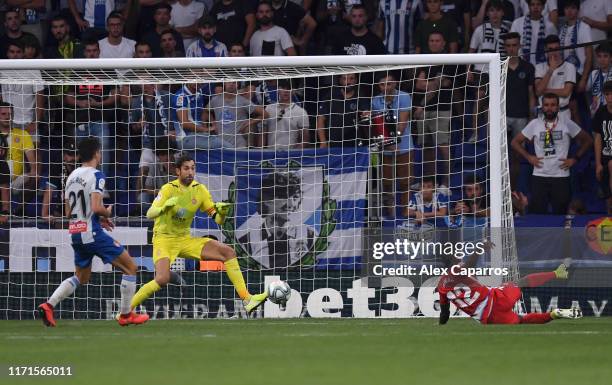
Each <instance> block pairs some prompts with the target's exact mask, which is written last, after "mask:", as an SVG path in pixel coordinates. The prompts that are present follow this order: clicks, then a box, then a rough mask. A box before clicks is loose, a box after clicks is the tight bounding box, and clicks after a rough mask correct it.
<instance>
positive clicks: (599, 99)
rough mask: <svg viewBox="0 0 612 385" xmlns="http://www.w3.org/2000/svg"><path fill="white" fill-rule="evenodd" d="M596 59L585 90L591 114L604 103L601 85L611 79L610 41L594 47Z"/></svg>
mask: <svg viewBox="0 0 612 385" xmlns="http://www.w3.org/2000/svg"><path fill="white" fill-rule="evenodd" d="M595 55H596V59H597V69H594V70H593V71H591V75H590V76H589V81H588V83H587V90H588V91H589V96H590V98H589V101H590V110H591V116H593V115H595V112H597V110H598V109H599V107H601V106H605V105H606V98H605V97H604V94H603V86H604V84H605V83H606V82H608V81H610V80H612V65H611V64H612V45H611V44H610V43H607V42H606V43H602V44H600V45H598V46H597V48H595Z"/></svg>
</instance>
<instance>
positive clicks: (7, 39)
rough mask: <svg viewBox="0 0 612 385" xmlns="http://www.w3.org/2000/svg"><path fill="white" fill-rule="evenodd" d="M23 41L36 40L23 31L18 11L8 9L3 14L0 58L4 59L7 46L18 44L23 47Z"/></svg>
mask: <svg viewBox="0 0 612 385" xmlns="http://www.w3.org/2000/svg"><path fill="white" fill-rule="evenodd" d="M24 39H30V40H31V39H34V40H38V39H37V38H36V36H34V35H33V34H31V33H29V32H25V31H23V29H22V27H21V17H20V15H19V10H16V9H9V10H8V11H6V13H5V14H4V36H2V38H1V39H0V58H1V59H6V51H7V49H8V46H9V44H11V43H19V44H20V45H21V46H23V41H24Z"/></svg>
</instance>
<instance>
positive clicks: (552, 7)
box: [515, 0, 559, 25]
mask: <svg viewBox="0 0 612 385" xmlns="http://www.w3.org/2000/svg"><path fill="white" fill-rule="evenodd" d="M515 1H516V0H515ZM520 2H521V5H520V7H521V12H522V14H523V15H526V14H528V13H529V0H520ZM542 16H544V18H545V19H546V20H548V21H550V23H551V24H553V25H557V22H558V21H559V6H558V4H557V0H545V2H544V8H543V9H542Z"/></svg>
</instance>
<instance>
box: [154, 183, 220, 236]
mask: <svg viewBox="0 0 612 385" xmlns="http://www.w3.org/2000/svg"><path fill="white" fill-rule="evenodd" d="M172 197H178V202H177V204H176V205H174V206H173V207H170V208H167V209H166V210H165V211H164V212H163V213H161V214H160V215H159V216H158V217H157V218H155V225H154V226H153V237H159V236H162V237H183V236H188V235H190V228H191V222H192V221H193V217H194V216H195V214H196V212H197V211H198V210H202V211H203V212H205V213H206V214H208V215H210V216H213V215H214V214H215V203H214V202H213V199H212V196H211V195H210V192H209V191H208V189H207V188H206V186H204V185H203V184H201V183H199V182H196V181H195V180H194V181H193V182H191V184H190V185H189V186H183V185H182V184H181V182H179V180H178V179H176V180H173V181H172V182H169V183H166V184H165V185H163V186H162V188H161V190H160V191H159V194H158V195H157V197H156V198H155V200H154V201H153V206H154V207H163V206H164V203H166V201H167V200H168V199H169V198H172Z"/></svg>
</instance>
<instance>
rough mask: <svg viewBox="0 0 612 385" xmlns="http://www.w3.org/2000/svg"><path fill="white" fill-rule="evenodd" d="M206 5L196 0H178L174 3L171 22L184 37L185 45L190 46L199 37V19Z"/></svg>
mask: <svg viewBox="0 0 612 385" xmlns="http://www.w3.org/2000/svg"><path fill="white" fill-rule="evenodd" d="M205 8H206V7H205V6H204V4H203V3H200V2H198V1H195V0H178V1H177V2H176V3H174V4H172V12H171V13H170V24H171V25H172V26H173V27H174V29H176V30H177V31H178V32H179V33H180V34H181V36H182V37H183V47H189V46H190V45H191V44H192V43H193V42H194V41H196V39H197V37H198V20H200V18H201V17H202V15H203V14H204V10H205Z"/></svg>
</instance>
